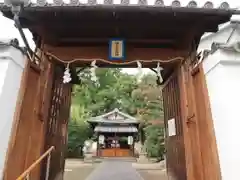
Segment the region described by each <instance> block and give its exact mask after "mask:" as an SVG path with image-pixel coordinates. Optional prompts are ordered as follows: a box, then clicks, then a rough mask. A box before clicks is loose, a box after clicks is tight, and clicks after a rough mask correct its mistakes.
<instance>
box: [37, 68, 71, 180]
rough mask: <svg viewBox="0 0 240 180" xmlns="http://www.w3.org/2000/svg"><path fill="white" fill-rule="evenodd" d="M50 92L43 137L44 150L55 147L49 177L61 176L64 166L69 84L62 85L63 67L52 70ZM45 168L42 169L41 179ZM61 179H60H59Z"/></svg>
mask: <svg viewBox="0 0 240 180" xmlns="http://www.w3.org/2000/svg"><path fill="white" fill-rule="evenodd" d="M53 73H54V74H53V81H52V92H51V98H50V108H49V113H48V115H49V116H48V120H47V130H46V136H45V140H46V143H45V150H47V149H48V148H50V147H51V146H55V151H54V152H53V154H52V157H51V165H50V177H49V179H50V180H52V179H55V178H56V176H62V175H63V172H64V165H65V152H66V148H67V125H68V119H69V112H70V106H71V89H72V85H71V84H64V83H63V73H64V67H63V66H60V65H55V66H54V70H53ZM45 168H46V162H45V167H44V168H43V174H42V179H43V178H44V176H45V174H44V172H45ZM59 178H60V179H61V177H59Z"/></svg>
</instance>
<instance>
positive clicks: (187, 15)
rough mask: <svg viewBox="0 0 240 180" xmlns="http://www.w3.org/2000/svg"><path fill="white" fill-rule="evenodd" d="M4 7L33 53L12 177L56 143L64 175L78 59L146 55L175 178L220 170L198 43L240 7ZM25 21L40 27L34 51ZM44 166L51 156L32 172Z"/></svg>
mask: <svg viewBox="0 0 240 180" xmlns="http://www.w3.org/2000/svg"><path fill="white" fill-rule="evenodd" d="M9 4H10V5H11V6H10V5H9ZM0 10H1V11H2V12H3V14H4V16H6V17H8V18H10V19H13V20H14V21H15V24H16V26H17V28H18V29H19V32H20V33H21V35H22V37H23V39H24V41H25V44H26V56H27V57H28V65H27V66H26V68H25V72H26V75H25V76H24V77H23V83H22V87H21V93H20V94H21V95H19V99H21V102H22V103H21V104H20V105H19V106H18V107H17V109H16V114H17V115H16V120H15V121H16V123H15V124H14V127H15V128H13V130H12V134H13V135H12V138H11V141H10V145H9V149H8V154H7V161H6V165H5V173H4V180H13V179H16V178H17V177H18V176H19V175H20V174H21V173H22V172H23V171H24V169H26V168H27V167H28V166H30V165H31V164H32V163H33V161H34V160H35V159H36V158H37V157H39V156H40V155H41V154H43V152H45V151H46V150H47V148H48V147H50V146H51V145H54V146H55V148H56V150H55V152H54V153H53V156H52V159H51V162H52V163H51V168H50V179H54V178H56V177H57V176H58V177H60V179H61V177H62V173H63V171H64V168H63V167H64V160H63V159H64V155H63V151H64V147H65V145H66V134H67V133H66V131H67V130H66V127H67V122H68V116H69V107H70V92H71V84H74V83H78V81H77V79H78V78H77V71H76V67H91V68H96V66H98V67H137V66H140V65H139V64H141V66H143V67H147V68H151V69H153V68H155V67H157V70H156V73H157V76H158V83H159V84H160V85H163V86H164V89H163V96H164V108H165V109H164V113H165V127H166V130H167V131H166V134H167V137H166V138H167V140H166V145H167V157H169V159H168V160H167V171H168V175H169V177H170V179H176V180H185V179H186V180H207V179H211V180H219V179H221V174H220V168H219V160H218V154H217V149H216V140H215V135H214V131H213V128H212V118H211V112H210V110H209V107H208V103H209V100H208V97H207V89H206V85H205V79H204V78H205V77H204V74H203V72H202V63H201V56H199V55H197V53H196V49H197V46H198V43H199V40H200V38H201V36H202V34H203V33H204V32H216V31H217V30H218V25H219V24H221V23H224V22H227V21H229V19H230V17H231V15H232V14H236V13H238V14H239V12H238V11H237V10H233V9H230V8H229V6H228V4H227V3H225V2H224V3H222V4H221V6H220V7H219V8H215V7H213V4H212V3H211V2H207V3H206V4H205V5H204V6H203V7H198V6H197V4H196V2H194V1H191V2H189V3H188V5H187V6H184V7H182V6H181V4H180V2H179V1H173V2H172V4H171V5H170V6H165V5H164V4H163V1H161V0H157V1H156V3H155V5H147V1H145V0H141V1H139V3H138V4H137V5H130V4H129V1H121V4H119V5H116V4H114V3H113V1H104V5H99V4H97V3H96V1H92V0H89V2H88V3H87V4H81V3H79V2H78V1H70V4H64V3H63V1H61V0H58V1H54V3H53V4H49V3H47V2H46V1H44V0H39V1H37V3H36V4H34V3H29V2H28V1H10V3H9V2H6V4H2V5H0ZM22 28H28V29H29V30H30V31H31V32H32V34H33V37H34V41H35V43H36V50H35V51H32V50H31V49H30V47H29V45H28V43H27V40H26V38H25V36H24V33H23V31H22ZM160 64H161V65H160ZM160 66H161V67H160ZM64 68H66V71H67V73H68V71H70V72H71V75H72V79H69V77H68V78H67V79H65V80H66V81H64V82H65V83H63V82H62V81H60V80H61V78H62V76H63V72H64ZM153 70H154V69H153ZM154 71H155V70H154ZM69 81H70V82H69ZM48 109H50V112H49V111H48ZM203 137H204V138H203ZM23 139H24V141H23ZM26 139H27V141H26ZM36 142H38V143H37V145H36V146H33V144H35V143H36ZM13 167H14V170H13ZM45 168H46V165H45V164H44V163H43V164H42V166H39V168H38V169H36V170H35V171H34V172H33V173H31V177H32V178H33V179H36V180H37V179H40V172H41V170H42V171H44V170H45Z"/></svg>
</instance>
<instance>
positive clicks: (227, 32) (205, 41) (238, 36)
mask: <svg viewBox="0 0 240 180" xmlns="http://www.w3.org/2000/svg"><path fill="white" fill-rule="evenodd" d="M233 29H235V30H234V32H233V34H232V35H231V32H232V31H233ZM230 36H231V38H230V39H229V42H228V43H229V44H231V43H233V42H236V41H240V25H239V24H230V23H229V22H228V23H226V24H224V27H223V28H222V29H220V30H219V31H218V32H217V33H212V34H210V35H204V36H203V38H202V39H201V43H200V44H199V47H198V50H210V49H211V45H212V43H213V42H217V43H227V41H228V38H229V37H230Z"/></svg>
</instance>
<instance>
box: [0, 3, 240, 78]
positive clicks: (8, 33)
mask: <svg viewBox="0 0 240 180" xmlns="http://www.w3.org/2000/svg"><path fill="white" fill-rule="evenodd" d="M3 1H4V0H0V2H3ZM52 1H53V0H47V2H49V3H51V2H52ZM63 1H64V2H66V3H68V2H69V0H63ZM137 1H138V0H130V3H131V4H136V3H137ZM189 1H190V0H180V2H181V4H182V6H184V5H186V4H187V3H188V2H189ZM195 1H196V2H197V3H198V5H199V6H202V5H203V4H204V3H205V2H206V1H207V0H195ZM211 1H212V2H213V4H214V6H216V7H217V6H219V4H221V2H224V0H211ZM32 2H36V0H32ZM80 2H87V0H80ZM97 2H98V3H102V2H103V0H97ZM154 2H155V0H148V3H149V5H152V4H154ZM171 2H172V0H164V3H165V5H170V3H171ZM227 2H228V3H229V4H230V7H231V8H236V7H240V1H239V0H228V1H227ZM114 3H116V4H119V3H120V0H114ZM0 24H1V28H0V40H4V39H12V38H17V39H18V40H19V42H20V45H21V46H23V45H24V44H23V41H22V39H21V36H20V35H19V32H18V30H17V29H16V28H15V27H14V23H13V21H12V20H9V19H7V18H5V17H3V16H2V14H1V12H0ZM24 32H25V35H26V37H27V39H28V42H29V44H30V46H31V47H32V48H34V46H35V45H34V42H33V40H32V35H31V33H30V32H29V31H28V30H24ZM123 71H124V72H127V73H129V74H135V73H136V72H137V69H133V68H127V69H123ZM144 72H148V70H144Z"/></svg>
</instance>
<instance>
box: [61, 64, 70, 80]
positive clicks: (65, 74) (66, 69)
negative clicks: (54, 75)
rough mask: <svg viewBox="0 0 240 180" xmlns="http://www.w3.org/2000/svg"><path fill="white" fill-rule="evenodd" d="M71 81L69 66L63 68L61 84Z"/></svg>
mask: <svg viewBox="0 0 240 180" xmlns="http://www.w3.org/2000/svg"><path fill="white" fill-rule="evenodd" d="M71 80H72V78H71V74H70V69H69V64H68V65H67V67H66V68H65V71H64V75H63V83H64V84H66V83H69V82H70V81H71Z"/></svg>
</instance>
